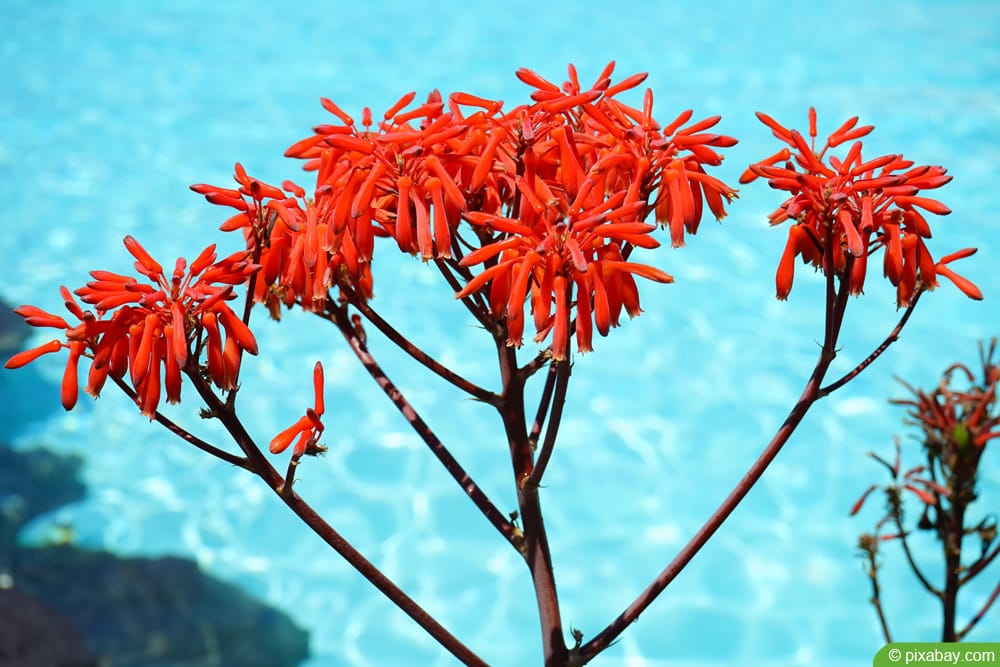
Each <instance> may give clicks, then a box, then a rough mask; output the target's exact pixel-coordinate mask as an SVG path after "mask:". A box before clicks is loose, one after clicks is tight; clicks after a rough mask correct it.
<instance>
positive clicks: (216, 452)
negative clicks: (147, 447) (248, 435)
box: [110, 373, 250, 470]
mask: <svg viewBox="0 0 1000 667" xmlns="http://www.w3.org/2000/svg"><path fill="white" fill-rule="evenodd" d="M110 377H111V379H112V380H113V381H114V383H115V384H116V385H118V388H119V389H121V390H122V391H123V392H125V395H126V396H128V397H129V398H131V399H132V400H133V401H135V400H136V399H137V398H138V396H137V394H136V393H135V390H134V389H132V387H130V386H128V385H127V384H125V381H124V380H123V379H121V378H120V377H118V376H116V375H114V374H113V373H112V374H110ZM153 420H154V421H156V422H157V423H158V424H160V425H161V426H163V427H165V428H166V429H167V430H168V431H170V432H171V433H173V434H174V435H176V436H177V437H178V438H180V439H181V440H184V441H185V442H187V443H188V444H189V445H194V446H195V447H197V448H198V449H200V450H201V451H203V452H206V453H208V454H211V455H212V456H214V457H215V458H217V459H222V460H223V461H225V462H226V463H230V464H232V465H234V466H237V467H240V468H245V469H247V470H249V469H250V464H249V463H248V462H247V460H246V459H245V458H244V457H242V456H237V455H236V454H233V453H231V452H227V451H225V450H224V449H219V448H218V447H216V446H215V445H210V444H208V443H207V442H205V441H204V440H202V439H201V438H199V437H197V436H195V435H194V434H193V433H191V432H189V431H187V430H186V429H184V428H183V427H181V426H180V425H178V424H177V423H176V422H174V421H172V420H171V419H169V418H168V417H166V416H164V415H163V414H162V413H161V412H160V411H159V410H157V411H156V412H155V413H154V414H153Z"/></svg>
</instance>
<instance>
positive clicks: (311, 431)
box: [270, 361, 325, 458]
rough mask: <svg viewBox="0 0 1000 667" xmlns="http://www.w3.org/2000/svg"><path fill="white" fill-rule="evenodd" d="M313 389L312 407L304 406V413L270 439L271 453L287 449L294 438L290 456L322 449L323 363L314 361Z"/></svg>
mask: <svg viewBox="0 0 1000 667" xmlns="http://www.w3.org/2000/svg"><path fill="white" fill-rule="evenodd" d="M313 391H314V394H315V398H314V402H313V407H311V408H306V413H305V415H303V416H302V417H299V419H298V421H296V422H295V423H294V424H292V425H291V426H289V427H288V428H286V429H285V430H283V431H282V432H281V433H279V434H278V435H276V436H274V438H273V439H272V440H271V445H270V450H271V453H272V454H280V453H281V452H283V451H285V450H286V449H288V445H290V444H292V440H295V439H296V438H298V440H296V442H295V447H293V448H292V456H293V457H294V458H298V457H300V456H302V455H303V454H317V453H319V452H321V451H323V450H324V448H323V447H322V446H320V445H319V444H318V443H319V438H320V436H321V435H322V434H323V429H324V426H323V420H322V417H323V412H324V410H325V403H324V401H323V364H322V363H320V362H318V361H317V362H316V365H315V366H314V367H313Z"/></svg>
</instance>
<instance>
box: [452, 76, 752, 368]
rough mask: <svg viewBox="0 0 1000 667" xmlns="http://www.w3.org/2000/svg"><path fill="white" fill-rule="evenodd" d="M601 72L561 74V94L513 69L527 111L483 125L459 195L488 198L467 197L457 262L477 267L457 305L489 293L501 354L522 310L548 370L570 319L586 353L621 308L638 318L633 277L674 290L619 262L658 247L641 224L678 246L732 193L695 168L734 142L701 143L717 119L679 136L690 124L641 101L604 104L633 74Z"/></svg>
mask: <svg viewBox="0 0 1000 667" xmlns="http://www.w3.org/2000/svg"><path fill="white" fill-rule="evenodd" d="M613 69H614V63H611V64H609V65H608V67H607V68H605V70H604V71H603V72H602V73H601V75H600V76H599V77H598V79H597V81H596V82H595V83H594V84H593V86H591V87H590V89H588V90H582V88H581V87H580V84H579V80H578V78H577V75H576V70H575V69H574V68H573V67H572V66H570V69H569V77H570V80H569V81H567V82H566V83H565V84H563V86H562V87H559V86H556V85H555V84H553V83H551V82H549V81H547V80H545V79H543V78H542V77H541V76H539V75H538V74H536V73H534V72H532V71H530V70H526V69H522V70H519V71H518V73H517V75H518V78H520V79H521V80H522V81H524V82H526V83H528V84H529V85H531V86H533V87H534V88H535V90H534V92H532V94H531V97H532V99H533V100H535V103H534V104H532V105H528V106H523V107H518V108H517V109H515V110H513V111H511V112H510V113H507V114H506V115H504V116H502V117H500V118H498V119H497V120H496V121H495V123H496V124H495V126H494V127H493V128H492V129H491V131H492V134H491V135H490V139H489V140H488V142H487V149H484V153H483V155H481V156H480V158H479V162H477V163H476V169H475V170H474V171H475V174H476V177H475V178H474V180H473V182H472V183H471V184H470V187H476V186H480V185H481V186H482V188H483V190H485V191H487V192H488V194H486V195H482V194H480V195H479V196H478V200H479V201H481V202H483V203H484V204H485V203H487V202H488V203H489V206H484V208H483V209H481V210H480V211H470V212H467V213H466V215H465V219H466V220H468V221H469V222H470V223H472V224H473V225H474V226H475V227H476V228H477V235H478V236H479V238H481V239H484V240H485V241H486V244H485V245H484V246H482V247H481V248H479V249H476V250H473V251H472V252H470V253H469V254H468V255H466V256H465V257H464V258H463V259H462V260H461V264H462V265H464V266H471V265H475V264H479V263H484V265H485V268H484V270H483V271H482V272H481V273H480V274H479V275H477V276H475V277H474V278H473V279H471V280H470V281H469V282H468V284H467V285H466V286H465V288H464V289H463V290H461V291H460V292H459V293H458V295H457V296H458V297H465V296H468V295H470V294H472V293H473V292H476V291H478V290H481V289H482V290H488V291H487V292H486V293H487V294H488V300H489V303H490V305H491V307H492V311H493V314H494V316H497V317H501V316H502V317H505V318H506V320H507V329H508V342H509V343H510V344H512V345H520V344H521V342H522V333H523V329H524V307H525V303H526V302H530V307H531V312H532V315H533V319H534V324H535V331H536V335H535V340H536V341H539V342H540V341H542V340H544V339H545V338H546V337H547V336H548V335H549V334H550V333H551V334H552V353H553V357H554V358H555V359H564V358H566V354H567V346H568V338H569V329H570V325H571V322H572V321H573V320H574V319H575V322H576V326H575V328H576V339H577V347H578V349H579V350H580V351H582V352H585V351H589V350H590V349H591V348H592V329H593V327H594V326H595V325H596V327H597V329H598V332H599V333H601V335H606V334H607V332H608V330H609V328H610V327H611V326H616V325H617V324H618V321H619V316H620V313H621V310H622V308H623V307H624V309H625V311H626V312H627V313H628V314H629V315H630V316H635V315H637V314H639V312H641V311H640V307H639V295H638V289H637V286H636V283H635V280H634V276H636V275H638V276H642V277H644V278H647V279H650V280H654V281H657V282H664V283H667V282H672V281H673V278H672V277H671V276H670V275H669V274H667V273H665V272H664V271H662V270H660V269H657V268H654V267H651V266H648V265H645V264H640V263H635V262H629V261H626V260H627V259H628V257H629V255H630V254H631V252H632V250H633V249H634V248H636V247H642V248H655V247H657V246H659V242H658V241H656V240H655V239H653V238H652V237H651V236H650V233H651V232H653V231H655V229H656V226H655V225H652V224H647V223H645V222H644V220H645V219H646V218H647V217H648V216H649V215H650V214H651V213H653V214H655V218H656V220H657V221H658V222H661V223H663V224H665V225H667V226H668V227H669V232H670V238H671V242H672V244H673V245H674V246H675V247H676V246H681V245H683V243H684V234H685V232H687V233H692V234H693V233H695V232H696V231H697V228H698V223H699V222H700V220H701V216H702V208H703V202H705V203H707V205H708V207H709V209H710V210H711V211H712V212H713V214H714V215H715V217H716V218H718V219H721V218H722V217H723V216H724V215H725V209H724V200H725V201H730V200H732V198H733V197H734V196H735V191H734V190H732V189H731V188H729V187H728V186H727V185H725V184H724V183H723V182H722V181H719V180H718V179H716V178H714V177H711V176H709V175H708V174H706V173H705V170H704V167H705V166H706V165H708V166H714V165H718V164H719V163H720V162H721V161H722V156H721V155H720V154H718V153H717V152H716V151H715V150H714V148H713V147H728V146H732V145H733V144H735V143H736V140H735V139H732V138H731V137H726V136H723V135H718V134H711V133H706V132H704V130H706V129H708V128H710V127H712V126H713V125H715V124H716V123H717V122H718V120H719V119H718V118H717V117H713V118H709V119H706V120H703V121H700V122H697V123H693V124H691V125H689V126H686V127H682V126H683V125H684V124H685V123H687V122H688V121H689V120H690V118H691V115H692V113H691V112H690V111H685V112H684V113H682V114H681V115H680V116H678V117H677V118H676V119H675V120H674V121H673V122H672V123H670V125H668V126H666V127H661V126H660V124H659V123H658V122H657V121H656V120H654V118H653V116H652V106H653V99H652V93H651V92H649V91H647V92H646V94H645V96H644V98H643V105H642V109H636V108H633V107H630V106H627V105H625V104H624V103H622V102H620V101H619V100H617V99H616V98H615V96H616V95H617V94H619V93H621V92H623V91H625V90H628V89H630V88H634V87H636V86H638V85H639V84H641V83H642V81H644V80H645V77H646V75H645V74H636V75H633V76H630V77H628V78H626V79H625V80H623V81H621V82H620V83H617V84H612V83H611V78H610V77H611V74H612V72H613ZM487 159H489V160H491V161H492V162H489V163H485V164H486V166H485V167H484V166H483V165H484V162H483V160H487ZM487 283H489V287H488V288H487V287H486V284H487ZM529 297H530V301H529Z"/></svg>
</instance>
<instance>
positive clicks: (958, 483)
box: [851, 339, 1000, 539]
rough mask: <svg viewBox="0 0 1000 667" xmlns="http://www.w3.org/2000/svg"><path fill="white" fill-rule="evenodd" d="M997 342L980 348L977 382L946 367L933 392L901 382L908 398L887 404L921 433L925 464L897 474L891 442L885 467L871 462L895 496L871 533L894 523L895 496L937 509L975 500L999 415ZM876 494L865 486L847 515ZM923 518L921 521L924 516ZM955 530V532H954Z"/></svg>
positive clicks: (959, 367) (958, 367) (998, 433)
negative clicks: (903, 411)
mask: <svg viewBox="0 0 1000 667" xmlns="http://www.w3.org/2000/svg"><path fill="white" fill-rule="evenodd" d="M996 349H997V341H996V339H994V340H993V341H992V342H991V343H990V345H989V347H988V348H987V347H985V346H981V347H980V360H981V369H982V370H981V373H982V379H981V380H979V381H977V379H976V376H975V374H974V373H973V372H972V370H971V369H970V368H969V367H967V366H965V365H964V364H954V365H952V366H950V367H948V368H947V369H946V370H945V372H944V373H943V375H942V377H941V381H940V382H939V383H938V386H937V387H935V388H934V389H933V390H932V391H929V392H928V391H923V390H921V389H918V388H915V387H913V386H911V385H909V384H907V383H905V382H903V386H905V387H906V388H907V389H908V390H909V391H910V393H911V397H910V398H905V399H895V400H893V401H892V403H895V404H897V405H903V406H906V407H907V408H908V409H907V415H908V417H909V418H910V419H909V422H908V423H910V424H913V425H914V426H917V427H918V428H920V430H921V431H922V435H921V437H920V440H921V442H922V445H923V449H924V452H925V458H926V461H927V463H926V464H925V465H920V466H916V467H914V468H911V469H910V470H907V471H906V472H904V473H901V465H900V445H899V440H898V439H897V441H896V458H895V461H894V462H893V463H892V464H890V463H889V462H888V461H886V460H885V459H883V458H882V457H880V456H878V455H876V454H870V456H871V457H872V458H874V459H875V460H876V461H878V462H879V463H881V464H882V465H883V466H885V468H886V469H887V470H888V471H889V473H890V475H891V476H892V479H893V482H892V484H890V485H889V486H888V487H885V489H886V490H887V491H889V492H892V493H895V494H896V495H895V496H894V497H895V498H896V500H894V501H893V500H890V503H889V513H888V514H887V515H886V516H885V517H884V518H883V519H882V520H881V521H879V523H878V524H877V529H881V528H882V526H883V525H884V524H885V523H886V522H888V521H889V520H891V519H894V518H896V516H895V514H894V510H895V509H897V508H894V507H893V503H894V502H896V503H898V493H899V492H900V491H901V490H906V491H909V492H910V493H912V494H913V495H915V496H916V497H917V498H919V499H920V501H921V502H923V503H924V505H925V506H927V507H936V508H938V510H939V511H945V510H944V508H943V507H942V503H943V502H944V501H946V500H947V501H949V502H950V503H951V505H952V506H953V507H954V506H961V507H964V506H966V505H967V504H968V503H970V502H972V501H973V500H974V499H975V498H976V496H977V493H978V492H977V490H976V483H977V470H978V467H979V462H980V460H981V458H982V455H983V452H984V451H985V448H986V445H987V443H989V441H990V440H992V439H994V438H997V437H1000V412H998V411H997V410H996V406H997V384H998V383H1000V366H998V365H997V364H996V363H995V362H994V356H995V354H996ZM956 375H957V376H958V377H959V378H961V379H963V380H964V381H965V382H967V383H968V386H967V387H966V388H964V389H956V388H954V387H953V382H954V380H955V376H956ZM878 488H879V485H877V484H873V485H872V486H870V487H869V488H868V489H867V490H866V491H865V492H864V494H862V496H861V498H859V499H858V501H857V502H856V503H855V504H854V507H853V508H852V509H851V515H854V514H856V513H857V512H858V511H859V510H860V509H861V507H862V505H863V504H864V502H865V500H866V499H867V498H868V496H870V495H871V493H872V492H873V491H875V490H876V489H878ZM925 516H926V515H925ZM959 528H961V526H959ZM901 536H902V534H900V533H898V532H897V533H894V534H891V535H882V536H881V539H895V538H898V537H901Z"/></svg>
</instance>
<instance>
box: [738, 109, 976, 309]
mask: <svg viewBox="0 0 1000 667" xmlns="http://www.w3.org/2000/svg"><path fill="white" fill-rule="evenodd" d="M757 117H758V118H759V119H760V120H761V122H763V123H764V124H765V125H767V126H768V127H769V128H771V131H772V132H773V134H774V136H775V137H777V138H778V139H779V140H781V141H783V142H784V143H786V144H788V148H783V149H782V150H780V151H778V152H777V153H775V154H774V155H772V156H771V157H769V158H767V159H765V160H762V161H760V162H757V163H754V164H751V165H750V168H749V169H747V170H746V171H745V172H744V173H743V176H742V177H741V178H740V182H741V183H749V182H750V181H753V180H754V179H756V178H758V177H760V178H765V179H767V181H768V183H769V184H770V186H771V187H772V188H775V189H777V190H785V191H787V192H789V193H790V194H791V196H790V197H789V198H788V199H787V200H786V201H785V202H784V203H783V204H782V205H781V206H780V207H778V209H777V210H775V211H774V212H773V213H771V214H770V215H769V216H768V218H769V219H770V221H771V224H772V225H777V224H780V223H782V222H784V221H786V220H791V221H792V225H791V227H790V228H789V231H788V242H787V244H786V246H785V251H784V253H783V254H782V257H781V261H780V263H779V266H778V272H777V277H776V285H777V296H778V298H779V299H785V298H787V297H788V294H789V292H790V291H791V289H792V281H793V278H794V273H795V258H796V257H801V258H802V261H803V262H806V263H809V264H812V265H813V266H815V267H817V268H818V269H820V270H822V271H823V272H824V273H825V274H829V273H830V272H834V273H835V274H836V275H838V276H840V277H841V278H842V279H844V280H847V281H848V284H849V287H850V292H851V293H852V294H855V295H857V294H860V293H861V292H862V291H863V289H864V284H865V277H866V275H867V268H868V260H869V257H870V256H871V255H872V254H873V253H875V252H876V251H877V250H879V249H880V248H884V249H885V253H884V258H883V270H884V273H885V276H886V277H887V278H888V279H889V282H891V283H892V285H893V286H895V287H896V300H897V303H898V305H899V306H900V307H905V306H908V305H909V304H910V301H911V299H912V298H913V295H914V293H915V292H916V290H917V289H932V288H934V287H935V286H937V276H938V275H939V274H940V275H943V276H945V277H946V278H948V279H949V280H951V281H952V282H953V283H955V285H956V286H957V287H958V288H959V289H960V290H962V292H964V293H965V294H966V295H968V296H969V297H971V298H973V299H982V293H981V292H980V291H979V288H977V287H976V286H975V285H974V284H973V283H972V282H971V281H969V280H968V279H966V278H963V277H962V276H960V275H958V274H956V273H955V272H954V271H952V270H951V269H950V268H949V267H948V266H947V264H949V263H950V262H952V261H954V260H956V259H961V258H963V257H968V256H969V255H971V254H973V253H975V252H976V250H975V248H966V249H963V250H960V251H958V252H955V253H952V254H950V255H947V256H945V257H943V258H941V260H939V261H938V262H935V261H934V259H933V257H932V256H931V254H930V251H929V250H928V249H927V246H926V243H925V241H926V239H929V238H930V236H931V229H930V225H929V224H928V221H927V219H926V218H924V214H923V213H921V210H922V211H926V212H929V213H933V214H935V215H947V214H948V213H950V212H951V211H950V209H948V207H946V206H945V205H944V204H942V203H941V202H939V201H937V200H936V199H930V198H928V197H924V196H920V193H921V191H923V190H930V189H934V188H939V187H941V186H942V185H945V184H946V183H948V182H949V181H950V180H951V176H948V175H946V170H945V169H944V168H943V167H938V166H918V167H914V166H913V162H911V161H909V160H905V159H903V157H902V156H901V155H884V156H881V157H877V158H874V159H869V160H865V159H864V158H863V157H862V156H861V142H860V141H856V140H857V139H860V138H861V137H863V136H865V135H867V134H868V133H869V132H871V131H872V129H874V128H873V127H872V126H871V125H865V126H861V127H858V126H857V122H858V118H857V117H853V118H851V119H849V120H848V121H847V122H845V123H844V124H843V125H841V126H840V127H839V128H838V129H837V130H835V131H834V132H833V134H831V135H830V136H829V138H828V139H827V140H826V143H825V144H824V145H823V146H822V147H821V148H820V149H819V150H818V152H817V146H816V135H817V132H816V111H815V109H812V108H810V109H809V139H808V140H807V139H806V138H805V137H803V136H802V134H801V133H800V132H799V131H798V130H794V129H793V130H790V129H788V128H786V127H784V126H783V125H781V124H779V123H778V122H777V121H775V120H774V119H773V118H771V117H770V116H767V115H766V114H763V113H760V112H758V113H757ZM851 141H853V142H854V143H852V144H851V145H850V148H849V149H848V151H847V153H846V155H844V157H843V158H838V157H835V156H833V155H828V154H827V152H828V151H829V150H830V149H832V148H836V147H837V146H840V145H841V144H846V143H847V142H851ZM824 160H825V162H824ZM828 244H832V246H833V247H832V248H829V250H830V252H829V253H827V250H828V248H827V245H828Z"/></svg>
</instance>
